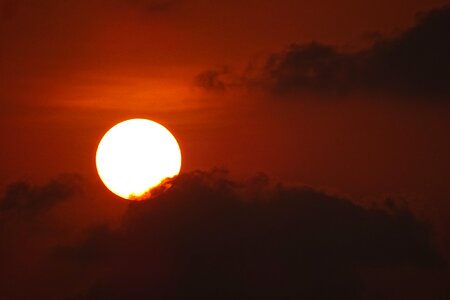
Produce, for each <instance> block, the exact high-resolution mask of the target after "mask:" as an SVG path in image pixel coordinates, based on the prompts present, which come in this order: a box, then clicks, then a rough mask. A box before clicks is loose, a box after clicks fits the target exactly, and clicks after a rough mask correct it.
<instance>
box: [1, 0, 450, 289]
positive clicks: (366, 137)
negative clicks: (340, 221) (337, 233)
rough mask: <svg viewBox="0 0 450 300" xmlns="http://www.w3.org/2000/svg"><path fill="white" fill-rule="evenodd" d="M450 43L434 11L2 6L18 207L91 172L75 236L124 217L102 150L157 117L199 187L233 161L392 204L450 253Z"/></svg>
mask: <svg viewBox="0 0 450 300" xmlns="http://www.w3.org/2000/svg"><path fill="white" fill-rule="evenodd" d="M449 34H450V8H449V5H448V1H437V0H414V1H392V0H390V1H385V0H378V1H372V0H368V1H360V2H358V3H355V1H349V0H342V1H331V0H320V1H294V0H292V1H291V0H283V1H269V0H259V1H256V0H248V1H235V0H231V1H230V0H229V1H225V0H218V1H207V0H112V1H107V0H93V1H75V0H67V1H58V0H45V1H32V0H0V36H1V40H2V42H1V45H0V108H1V109H0V136H1V137H2V141H3V143H2V146H1V147H0V160H1V162H0V163H1V166H2V167H1V172H0V187H1V191H4V192H6V194H5V195H6V196H4V197H3V201H6V200H5V199H10V196H8V195H9V194H8V192H7V191H8V188H7V186H8V185H9V184H12V183H15V182H17V181H24V182H27V184H30V185H31V186H34V185H37V186H41V187H42V188H43V189H44V191H43V192H39V188H37V187H36V189H37V190H36V191H35V190H33V189H32V188H30V189H31V190H27V192H23V193H24V195H25V196H23V197H24V198H25V199H28V198H30V197H31V198H30V199H34V198H36V197H37V198H39V197H41V198H42V199H47V198H48V194H47V190H45V187H46V186H47V185H48V184H49V183H48V182H49V180H51V179H52V178H59V177H58V176H60V175H61V174H78V175H77V176H79V177H80V178H82V179H81V180H82V181H83V182H84V183H83V184H82V185H84V184H85V185H87V186H88V187H85V188H84V189H85V190H88V191H89V192H87V193H85V194H83V195H84V196H76V197H78V198H80V199H82V200H78V202H76V201H72V200H71V201H69V202H68V203H70V204H67V205H68V206H67V207H65V208H64V207H63V208H60V210H61V211H62V214H63V215H64V216H67V218H68V220H69V221H68V224H67V225H65V226H66V227H67V228H66V229H65V230H68V231H70V232H72V233H71V234H72V235H69V236H71V238H68V240H69V241H70V242H73V240H80V239H81V238H80V234H81V233H80V232H82V231H83V230H84V229H85V228H89V226H91V225H92V224H93V223H96V222H95V221H92V220H95V219H96V218H97V216H101V217H99V219H101V220H103V219H104V220H109V221H110V220H111V219H114V220H116V219H120V218H122V216H123V214H124V211H125V210H127V208H126V207H125V204H122V203H121V202H120V201H119V200H118V199H113V201H112V202H111V203H114V204H111V206H109V207H107V208H105V207H104V203H105V200H104V199H110V198H111V197H112V196H110V195H108V194H107V193H108V192H107V191H104V187H103V186H102V185H101V183H100V181H99V179H98V176H97V172H96V169H95V160H94V159H95V151H96V147H97V145H98V142H99V141H100V139H101V137H102V136H103V134H104V133H105V132H106V131H107V130H108V129H109V128H110V127H112V126H113V125H114V124H116V123H118V122H120V121H122V120H125V119H128V118H136V117H139V118H148V119H152V120H154V121H157V122H160V123H161V124H163V125H164V126H166V127H167V128H168V129H169V130H171V131H172V133H173V134H174V135H175V137H176V138H177V140H178V141H179V143H180V147H181V151H182V154H183V165H182V172H183V173H186V174H187V175H186V176H188V177H189V176H193V175H192V174H191V172H192V171H195V170H203V171H206V170H210V169H212V168H215V167H219V168H224V169H227V170H230V172H231V175H230V176H231V177H233V178H238V179H236V180H244V179H243V178H249V177H251V176H253V175H254V174H258V173H260V172H262V173H265V174H267V176H268V177H269V178H270V179H269V181H270V182H282V183H284V184H293V185H304V186H309V187H311V188H313V189H316V190H320V191H326V192H328V193H331V194H337V195H344V196H345V197H348V198H350V199H352V200H354V201H356V202H357V203H364V205H366V204H367V203H369V202H370V203H372V202H375V203H377V205H382V203H383V201H384V199H385V198H386V197H392V198H395V199H396V201H397V203H400V204H398V205H400V206H402V205H404V206H405V207H407V208H408V209H409V210H411V211H412V212H413V215H414V217H416V218H418V219H419V220H421V221H425V222H426V223H427V224H429V225H430V224H431V225H430V226H431V228H432V231H433V232H434V235H433V240H434V243H435V244H438V245H439V247H438V248H439V251H441V252H446V251H447V250H448V249H450V246H449V245H450V240H449V239H448V237H447V236H448V232H450V223H449V221H448V220H449V219H450V218H449V204H448V201H449V200H448V199H449V198H450V159H449V158H448V155H449V153H450V139H449V132H450V118H449V115H450V105H449V104H450V102H449V101H450V75H449V70H450V56H449V54H448V53H450V42H449V40H448V36H449ZM189 174H190V175H189ZM204 176H206V178H209V176H210V174H209V173H208V174H207V175H204ZM213 177H214V176H213ZM189 178H190V177H189ZM214 178H215V177H214ZM214 178H213V179H212V180H213V181H214V180H216V179H214ZM197 179H198V178H197ZM197 179H196V180H197ZM208 180H209V179H208ZM233 180H235V179H233ZM50 182H51V181H50ZM69 182H70V184H72V179H70V180H69ZM214 182H215V181H214ZM65 184H66V182H65V181H64V184H63V186H64V188H63V190H64V189H65V186H66V185H65ZM187 186H188V188H189V185H187ZM18 190H19V191H22V190H23V187H22V188H21V187H19V188H18ZM50 190H51V188H50ZM57 190H58V189H57ZM213 190H214V191H215V192H220V191H221V190H220V189H219V190H216V189H213ZM40 193H42V196H39V195H41V194H40ZM13 194H14V193H13ZM19 194H20V193H19ZM36 194H37V195H38V196H36ZM50 194H51V193H50ZM63 194H64V193H63ZM69 194H71V193H69ZM219 194H220V193H219ZM20 195H22V194H20ZM30 195H31V196H30ZM52 195H53V194H52ZM58 195H59V194H58ZM77 195H78V194H77ZM27 197H28V198H27ZM55 197H56V198H58V197H59V196H55ZM170 197H174V199H178V198H177V197H178V196H176V195H175V196H170ZM170 197H169V198H170ZM258 197H259V196H258ZM258 197H257V198H258ZM13 198H14V197H13ZM16 198H17V197H16ZM16 198H14V199H16ZM19 198H20V197H18V198H17V199H19ZM41 198H39V199H41ZM78 198H77V199H78ZM244 198H245V197H244ZM275 198H276V197H275ZM281 198H282V199H285V198H283V197H281ZM17 199H16V200H17ZM20 199H22V198H20ZM102 199H103V200H102ZM233 199H234V198H233ZM333 199H334V198H333ZM8 201H9V200H8ZM11 201H13V202H14V201H15V200H11ZM24 201H25V200H24ZM30 201H31V200H30ZM33 201H34V200H33ZM43 201H44V202H45V203H47V202H46V200H43ZM89 201H93V202H89ZM108 201H109V200H108ZM333 201H334V200H333ZM24 203H27V202H26V201H25V202H24ZM49 203H53V202H52V201H50V202H49ZM77 203H79V204H77ZM89 203H95V205H93V206H91V205H90V204H89ZM52 205H53V204H52ZM13 206H14V205H13ZM50 206H51V205H49V206H47V205H44V206H43V207H44V208H43V211H45V209H46V208H47V207H50ZM4 207H7V205H6V206H4ZM39 207H40V206H39ZM25 210H26V211H27V209H25ZM213 210H214V209H213ZM5 211H6V210H5ZM250 211H251V210H250ZM338 211H340V210H338ZM344 211H345V212H347V210H346V209H344ZM33 214H35V211H33ZM36 214H37V213H36ZM126 214H130V213H129V211H128V210H127V212H126ZM360 214H361V215H363V216H365V215H364V214H365V212H359V211H358V212H354V214H353V213H352V214H351V215H352V216H355V218H356V219H357V218H358V217H357V216H359V215H360ZM7 215H8V213H7V212H5V213H4V214H3V215H0V217H2V216H3V217H4V218H9V217H8V216H7ZM11 218H12V217H11ZM33 218H34V217H33ZM77 218H80V219H82V220H83V221H81V222H80V224H81V225H80V224H79V225H77V226H75V225H74V224H76V223H77V221H76V220H77ZM102 218H103V219H102ZM131 218H133V217H131ZM299 218H301V216H300V217H299ZM381 218H382V217H381ZM57 219H58V218H57ZM52 220H53V219H52ZM70 220H72V221H70ZM53 221H55V220H53ZM109 221H108V222H109ZM5 222H6V221H5ZM8 222H9V221H8ZM14 222H18V221H17V220H15V221H14ZM27 222H28V221H27ZM55 222H56V224H58V226H59V225H61V222H62V221H61V220H59V219H58V220H57V221H55ZM105 222H106V221H105ZM137 222H138V223H139V222H140V221H137ZM355 222H356V221H355ZM25 223H26V222H25ZM99 223H101V222H99ZM125 223H126V222H125ZM356 223H357V222H356ZM356 223H355V224H356ZM375 223H376V222H375ZM381 223H382V221H380V224H381ZM4 224H16V223H4ZM376 224H378V223H376ZM383 224H384V223H383ZM383 224H382V225H380V226H381V227H383V226H385V227H386V228H390V227H389V226H391V225H392V224H388V225H386V224H384V225H383ZM402 224H403V223H402ZM408 224H409V223H408ZM8 226H11V227H14V226H13V225H8ZM21 226H25V227H24V228H25V229H23V228H22V227H20V226H19V227H20V228H21V229H18V231H20V232H22V234H23V235H24V236H26V235H27V233H28V231H27V230H28V229H27V228H28V227H27V226H28V225H26V224H25V225H24V224H22V225H21ZM73 226H75V227H76V228H77V229H74V228H75V227H73ZM145 226H150V225H148V224H147V225H145ZM374 226H375V225H374ZM402 226H403V225H402ZM405 226H406V225H405ZM408 226H409V225H408ZM411 226H412V225H411ZM63 227H64V226H63ZM385 227H383V228H385ZM406 227H407V226H406ZM406 227H405V228H406ZM8 228H10V227H8ZM83 228H84V229H83ZM402 228H403V227H402ZM405 228H403V229H405ZM408 228H409V227H408ZM403 229H402V230H403ZM61 230H63V229H61ZM405 230H409V229H405ZM194 231H195V230H194ZM343 231H345V230H344V229H343ZM114 234H116V233H113V235H114ZM135 234H136V236H134V235H133V238H132V240H133V241H134V239H137V238H138V236H139V235H138V233H135ZM43 236H44V237H43V239H45V238H46V237H45V234H44V235H43ZM55 236H56V237H55ZM72 237H73V240H71V239H72ZM116 238H117V237H116V236H115V235H114V237H113V238H112V239H113V240H115V239H116ZM4 239H5V240H8V241H9V242H8V243H10V244H8V245H10V248H8V249H9V250H4V251H6V252H7V251H11V252H14V249H16V247H17V245H15V244H14V243H13V242H12V241H11V240H10V239H9V238H8V237H4ZM25 239H26V238H25ZM48 241H52V242H49V243H47V242H46V243H45V244H46V246H45V247H47V246H48V249H51V247H52V246H54V244H58V245H59V244H64V243H65V242H64V241H61V239H60V236H59V235H58V234H54V235H53V233H52V235H51V237H48ZM233 241H234V240H233ZM66 242H67V241H66ZM377 242H379V243H381V244H383V243H384V242H385V241H381V240H380V241H377ZM114 243H116V241H114ZM117 243H119V242H117ZM255 243H257V241H256V242H255ZM405 245H408V244H407V243H406V244H405ZM45 247H44V248H45ZM405 247H406V246H405ZM419 248H420V247H419ZM48 249H47V248H45V250H42V249H41V250H39V251H43V252H46V251H47V250H48ZM141 250H142V249H141ZM36 251H38V250H36ZM39 251H38V252H39ZM129 251H131V250H130V249H129ZM142 251H144V250H142ZM0 253H1V252H0ZM155 255H156V254H155ZM171 255H172V254H171ZM173 255H174V256H176V255H175V254H173ZM369 255H370V254H369ZM443 256H444V257H447V259H448V257H449V256H446V255H443ZM5 257H7V256H5ZM16 257H20V255H17V256H16ZM37 257H39V255H38V254H37ZM37 260H39V259H37ZM152 261H153V260H152ZM34 263H35V264H34V268H35V269H34V270H40V269H39V268H40V267H39V263H36V262H34ZM55 268H56V267H55ZM335 271H336V270H335ZM55 272H56V271H55ZM74 272H75V273H76V272H78V271H74ZM80 272H82V271H80ZM336 272H337V271H336ZM56 273H58V272H56ZM75 273H74V274H75ZM337 273H338V272H337ZM418 273H420V272H418ZM421 274H422V273H421ZM433 274H435V273H433ZM20 276H22V275H20ZM20 276H18V277H20ZM152 276H153V275H152ZM418 276H419V275H418ZM25 277H26V278H25V279H24V278H22V277H20V278H22V279H20V280H22V281H23V282H27V280H30V278H32V277H33V276H32V275H29V276H28V277H27V276H25ZM94 277H95V276H94ZM337 277H339V276H337ZM369 277H370V276H369ZM366 279H367V278H366ZM108 280H109V281H108ZM114 280H115V279H111V278H109V279H107V281H108V283H110V282H114ZM368 280H369V281H370V279H368ZM414 280H416V279H414ZM414 280H413V281H414ZM419 281H420V280H419ZM81 285H83V286H89V284H87V283H86V282H84V283H80V286H81ZM72 288H73V287H72ZM11 290H13V289H11ZM45 290H46V288H45V287H42V291H41V292H42V295H46V294H45ZM62 290H64V289H62ZM71 290H76V288H74V289H71ZM100 291H103V290H102V289H101V288H100ZM103 292H104V291H103ZM103 292H99V294H98V295H103V296H105V295H107V293H103ZM11 293H13V292H11ZM102 293H103V294H102ZM93 294H94V295H95V292H93ZM24 297H25V296H24Z"/></svg>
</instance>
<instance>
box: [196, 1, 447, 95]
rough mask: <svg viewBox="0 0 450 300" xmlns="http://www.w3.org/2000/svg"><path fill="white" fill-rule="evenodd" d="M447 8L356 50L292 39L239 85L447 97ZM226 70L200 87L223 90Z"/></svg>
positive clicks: (208, 75)
mask: <svg viewBox="0 0 450 300" xmlns="http://www.w3.org/2000/svg"><path fill="white" fill-rule="evenodd" d="M449 34H450V6H448V5H447V6H444V7H442V8H438V9H434V10H431V11H429V12H426V13H421V14H418V16H417V19H416V24H415V25H414V26H413V27H411V28H409V29H407V30H405V31H404V32H402V33H401V34H398V35H396V36H394V37H378V38H377V39H376V41H375V43H374V44H373V45H372V46H371V47H369V48H367V49H364V50H361V51H358V52H343V51H341V50H340V49H339V48H338V47H335V46H330V45H324V44H321V43H316V42H311V43H309V44H297V43H294V44H292V45H290V46H289V47H287V48H286V49H285V50H284V51H282V52H280V53H274V54H272V55H271V56H270V57H269V58H268V59H267V60H266V62H265V63H264V64H263V66H262V67H261V68H260V70H259V71H258V72H257V73H256V74H253V75H252V76H248V75H245V76H242V77H243V79H241V80H240V83H241V85H244V86H246V87H252V88H253V87H255V86H256V87H263V88H264V89H269V90H270V91H271V92H272V93H273V94H275V95H276V96H284V95H290V94H296V93H302V92H314V93H320V94H325V95H342V94H348V93H353V92H365V91H369V92H371V93H385V94H386V93H387V94H393V95H406V96H409V97H421V98H424V99H427V100H436V99H437V100H441V101H447V100H448V99H450V97H449V96H450V72H449V70H450V56H449V55H448V53H450V40H449V39H448V38H447V37H448V36H449ZM227 76H228V77H229V74H227V73H226V72H223V71H221V70H209V71H206V72H203V73H201V74H200V75H199V76H198V78H197V81H196V83H197V85H198V86H200V87H201V88H203V89H206V90H213V91H216V90H225V88H226V85H227V83H228V84H229V85H234V84H235V83H233V82H230V81H229V80H227V79H226V77H227Z"/></svg>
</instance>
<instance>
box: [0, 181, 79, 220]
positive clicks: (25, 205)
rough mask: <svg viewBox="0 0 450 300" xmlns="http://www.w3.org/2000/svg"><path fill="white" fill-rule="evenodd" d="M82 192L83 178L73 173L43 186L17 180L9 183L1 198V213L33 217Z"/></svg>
mask: <svg viewBox="0 0 450 300" xmlns="http://www.w3.org/2000/svg"><path fill="white" fill-rule="evenodd" d="M80 192H81V178H80V176H79V175H73V174H66V175H62V176H60V177H58V178H55V179H53V180H51V181H50V182H49V183H47V184H46V185H43V186H32V185H30V184H28V183H27V182H24V181H22V182H17V183H14V184H11V185H9V186H8V187H7V188H6V191H5V193H4V195H3V197H2V198H0V214H2V215H7V214H14V215H21V216H25V217H31V216H34V215H37V214H39V213H41V212H45V211H46V210H48V209H50V208H51V207H53V206H55V205H57V204H58V203H61V202H63V201H65V200H67V199H69V198H71V197H72V196H74V195H76V194H78V193H80Z"/></svg>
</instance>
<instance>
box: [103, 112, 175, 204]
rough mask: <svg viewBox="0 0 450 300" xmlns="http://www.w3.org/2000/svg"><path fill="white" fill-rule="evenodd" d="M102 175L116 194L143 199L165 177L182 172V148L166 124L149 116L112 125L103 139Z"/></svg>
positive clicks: (127, 197)
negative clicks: (148, 117) (149, 118)
mask: <svg viewBox="0 0 450 300" xmlns="http://www.w3.org/2000/svg"><path fill="white" fill-rule="evenodd" d="M96 164H97V171H98V175H99V176H100V178H101V180H102V181H103V183H104V184H105V185H106V187H107V188H108V189H109V190H110V191H111V192H113V193H114V194H116V195H118V196H120V197H122V198H124V199H128V200H139V199H141V198H142V197H143V196H144V195H147V194H148V192H149V191H150V190H151V189H153V188H155V187H157V186H158V185H160V184H161V183H162V182H163V181H164V180H165V179H167V178H171V177H173V176H176V175H178V173H179V172H180V168H181V151H180V147H179V145H178V142H177V140H176V139H175V137H174V136H173V135H172V133H170V131H169V130H167V129H166V128H165V127H164V126H162V125H160V124H158V123H156V122H153V121H150V120H146V119H131V120H126V121H123V122H121V123H119V124H117V125H115V126H114V127H112V128H111V129H110V130H109V131H108V132H107V133H106V134H105V135H104V136H103V138H102V140H101V141H100V143H99V145H98V148H97V154H96Z"/></svg>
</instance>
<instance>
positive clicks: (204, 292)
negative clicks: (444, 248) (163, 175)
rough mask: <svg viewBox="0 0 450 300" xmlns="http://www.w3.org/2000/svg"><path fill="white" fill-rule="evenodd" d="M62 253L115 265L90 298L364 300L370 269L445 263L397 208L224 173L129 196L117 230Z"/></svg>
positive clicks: (98, 232)
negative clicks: (144, 197)
mask: <svg viewBox="0 0 450 300" xmlns="http://www.w3.org/2000/svg"><path fill="white" fill-rule="evenodd" d="M55 257H56V258H57V260H58V261H60V262H62V263H63V262H64V261H70V262H72V263H73V262H74V261H76V262H78V263H79V264H82V265H84V266H86V267H87V266H90V267H92V266H96V267H97V268H99V269H100V270H107V271H105V272H103V273H102V275H101V276H99V280H98V281H97V283H96V284H95V286H94V287H93V288H91V289H90V290H89V291H88V292H87V293H85V294H83V296H80V298H85V299H126V298H129V299H144V298H145V299H147V298H152V297H154V298H165V299H167V298H169V299H172V298H189V299H191V298H192V299H199V298H200V299H203V298H204V299H251V298H271V299H275V298H278V299H286V298H292V299H299V298H302V297H307V298H311V297H314V298H320V299H322V298H324V297H325V298H342V297H344V298H346V299H356V298H359V297H360V296H361V295H362V293H363V291H364V285H363V283H362V280H361V278H360V273H361V272H363V271H364V268H367V267H371V266H377V267H378V268H388V269H389V268H391V267H399V266H410V267H411V268H414V267H417V268H421V267H427V268H433V267H435V266H438V262H439V259H438V257H437V255H436V254H435V252H434V250H433V248H432V246H431V244H430V238H429V235H428V231H427V229H426V227H425V226H424V225H423V224H421V223H420V222H418V221H417V220H416V219H415V218H414V217H413V216H412V215H411V214H410V213H409V212H408V211H405V210H402V209H399V208H397V207H395V205H390V206H388V208H387V209H386V210H381V209H370V208H363V207H360V206H357V205H355V204H353V203H352V202H350V201H348V200H346V199H342V198H339V197H335V196H330V195H327V194H324V193H321V192H318V191H314V190H312V189H307V188H296V187H285V186H282V185H275V186H273V185H271V184H270V182H268V180H267V178H266V177H264V176H257V177H255V179H254V180H250V181H249V182H248V183H245V184H244V183H239V182H235V181H233V180H231V179H230V178H229V177H228V176H227V175H226V173H224V172H218V171H214V172H194V173H190V174H184V175H180V176H179V177H177V178H176V179H175V180H174V182H173V187H172V188H171V189H170V190H168V191H167V192H165V193H163V194H161V195H160V196H159V197H157V198H155V199H153V200H150V201H143V202H136V203H130V206H129V209H128V212H127V214H126V215H125V218H124V222H123V224H122V226H121V227H120V228H119V229H118V230H117V231H115V230H108V229H105V228H100V229H99V228H97V229H94V230H93V231H92V232H91V233H90V234H89V236H88V237H87V238H86V239H85V241H84V242H82V243H80V244H78V245H73V246H61V247H59V248H58V249H57V250H56V251H55ZM404 288H410V287H406V286H405V287H404Z"/></svg>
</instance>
